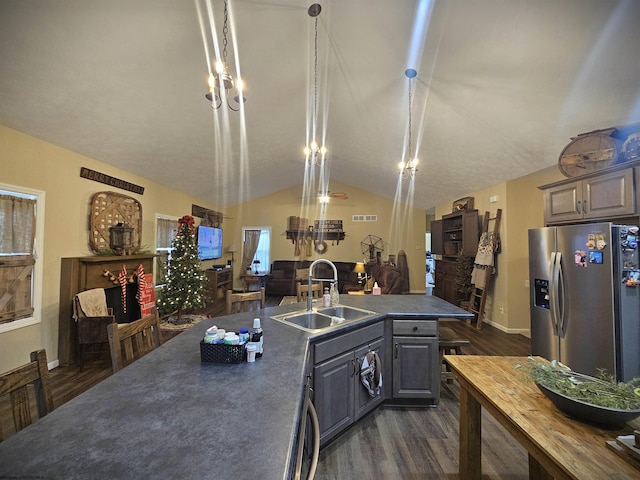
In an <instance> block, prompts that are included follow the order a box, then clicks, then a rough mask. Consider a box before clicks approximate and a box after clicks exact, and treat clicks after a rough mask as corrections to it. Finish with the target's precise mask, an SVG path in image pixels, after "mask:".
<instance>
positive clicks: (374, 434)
mask: <svg viewBox="0 0 640 480" xmlns="http://www.w3.org/2000/svg"><path fill="white" fill-rule="evenodd" d="M441 325H444V326H446V327H448V328H451V329H452V330H454V331H455V332H456V337H457V338H465V339H468V340H470V341H471V344H470V345H469V346H465V347H462V352H461V353H462V354H464V355H528V354H529V353H530V342H529V339H528V338H525V337H523V336H522V335H509V334H506V333H504V332H502V331H500V330H498V329H496V328H494V327H491V326H490V325H486V324H485V325H484V326H483V327H482V330H476V329H475V328H474V327H472V326H467V325H466V324H465V323H464V322H460V321H457V320H452V321H444V322H441ZM441 387H442V389H441V398H440V404H439V405H438V406H437V407H436V408H396V407H389V406H383V407H381V408H379V409H377V410H375V411H373V412H372V413H371V414H369V415H367V416H366V417H365V418H363V419H361V420H360V421H359V422H358V423H356V425H354V426H353V427H352V428H350V429H349V430H348V431H346V432H345V433H343V434H342V435H341V436H340V437H338V439H337V440H336V441H334V442H333V443H331V444H329V445H328V446H327V447H325V448H324V449H323V450H322V451H321V452H320V459H319V462H318V470H317V473H316V478H317V479H320V480H343V479H358V480H374V479H375V480H378V479H385V480H395V479H403V480H405V479H416V480H417V479H427V478H428V479H430V480H431V479H435V480H445V479H457V478H458V421H459V402H458V398H459V391H460V389H459V386H458V384H457V383H456V382H455V381H454V382H453V383H451V384H449V383H445V382H443V383H442V384H441ZM482 453H483V456H482V472H483V477H482V478H483V479H503V480H506V479H509V480H516V479H526V478H529V473H528V458H527V453H526V451H525V450H524V448H522V447H521V446H520V445H519V444H518V443H517V442H515V441H514V440H513V439H512V437H511V436H510V435H509V434H508V433H506V432H505V431H504V429H503V428H502V426H501V425H500V424H498V423H497V422H496V421H495V420H494V419H493V417H491V416H490V415H489V414H487V413H486V412H484V411H483V416H482Z"/></svg>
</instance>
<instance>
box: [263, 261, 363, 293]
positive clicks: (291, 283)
mask: <svg viewBox="0 0 640 480" xmlns="http://www.w3.org/2000/svg"><path fill="white" fill-rule="evenodd" d="M311 263H312V261H309V260H275V261H274V262H273V263H272V264H271V272H270V275H269V279H268V280H267V289H266V294H267V295H269V296H272V297H280V296H282V297H283V296H286V295H296V290H297V287H296V284H297V283H299V282H300V280H301V279H300V278H296V270H302V269H307V268H309V266H310V265H311ZM333 264H334V265H335V266H336V270H337V271H338V291H339V292H341V293H344V292H345V291H346V290H345V287H346V286H347V285H355V284H357V279H356V273H355V272H354V271H353V269H354V267H355V265H356V264H355V262H333ZM313 276H314V278H333V270H332V269H331V267H330V266H329V265H327V264H326V263H319V264H317V265H316V266H315V268H314V272H313ZM305 281H306V280H305Z"/></svg>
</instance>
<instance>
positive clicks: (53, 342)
mask: <svg viewBox="0 0 640 480" xmlns="http://www.w3.org/2000/svg"><path fill="white" fill-rule="evenodd" d="M0 145H2V150H3V151H2V170H0V183H4V184H9V185H15V186H19V187H27V188H31V189H35V190H41V191H44V192H45V196H46V198H45V231H44V258H43V259H42V261H43V262H44V263H43V265H44V278H43V280H44V284H43V285H44V286H43V292H42V317H41V318H42V321H41V323H40V324H36V325H32V326H27V327H24V328H19V329H16V330H11V331H8V332H3V333H0V352H1V353H0V371H6V370H8V369H10V368H13V367H15V366H17V365H20V364H23V363H26V362H27V361H28V359H29V352H31V351H33V350H36V349H38V348H45V349H46V350H47V358H48V360H49V362H50V363H53V362H55V361H56V360H57V358H58V307H59V302H58V297H59V293H60V292H59V291H60V258H62V257H78V256H85V255H91V254H92V252H91V250H90V248H89V231H88V225H89V203H90V201H91V197H92V196H93V194H95V193H96V192H100V191H117V192H118V193H122V194H124V195H128V196H130V197H133V198H136V199H137V200H138V201H140V203H141V204H142V215H143V221H142V245H146V246H148V247H149V248H150V249H151V248H154V246H155V238H154V235H155V214H156V213H162V214H165V215H172V216H176V217H180V216H182V215H184V214H190V213H191V205H192V204H193V203H196V204H198V205H202V206H204V207H207V208H214V207H213V206H209V205H207V204H206V203H205V202H204V201H202V200H199V199H197V198H195V197H191V196H189V195H186V194H184V193H181V192H179V191H177V190H173V189H171V188H168V187H166V186H163V185H160V184H158V183H154V182H151V181H149V180H147V179H145V178H143V177H139V176H136V175H133V174H131V173H129V172H125V171H123V170H119V169H117V168H114V167H111V166H109V165H106V164H104V163H101V162H98V161H96V160H93V159H91V158H88V157H85V156H82V155H79V154H77V153H74V152H71V151H69V150H65V149H63V148H60V147H57V146H55V145H52V144H49V143H46V142H43V141H41V140H38V139H36V138H34V137H30V136H28V135H25V134H22V133H19V132H17V131H15V130H11V129H9V128H6V127H3V126H0ZM80 167H87V168H90V169H93V170H97V171H99V172H102V173H105V174H108V175H112V176H114V177H117V178H120V179H123V180H126V181H129V182H131V183H134V184H137V185H141V186H143V187H145V191H144V195H137V194H135V193H131V192H127V191H125V190H117V189H113V188H111V187H109V186H108V185H104V184H101V183H97V182H94V181H91V180H86V179H83V178H80Z"/></svg>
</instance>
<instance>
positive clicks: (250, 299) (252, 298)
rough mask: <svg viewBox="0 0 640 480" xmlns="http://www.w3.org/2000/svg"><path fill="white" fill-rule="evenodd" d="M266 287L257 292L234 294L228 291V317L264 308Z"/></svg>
mask: <svg viewBox="0 0 640 480" xmlns="http://www.w3.org/2000/svg"><path fill="white" fill-rule="evenodd" d="M264 303H265V293H264V287H261V288H260V290H258V291H255V292H245V293H233V290H227V315H229V314H231V313H240V312H248V311H250V310H260V309H263V308H264Z"/></svg>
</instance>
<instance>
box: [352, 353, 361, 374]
mask: <svg viewBox="0 0 640 480" xmlns="http://www.w3.org/2000/svg"><path fill="white" fill-rule="evenodd" d="M359 363H360V362H359V361H358V357H356V358H355V360H351V365H352V366H353V371H352V372H351V376H352V377H355V376H356V373H357V372H358V364H359Z"/></svg>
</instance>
